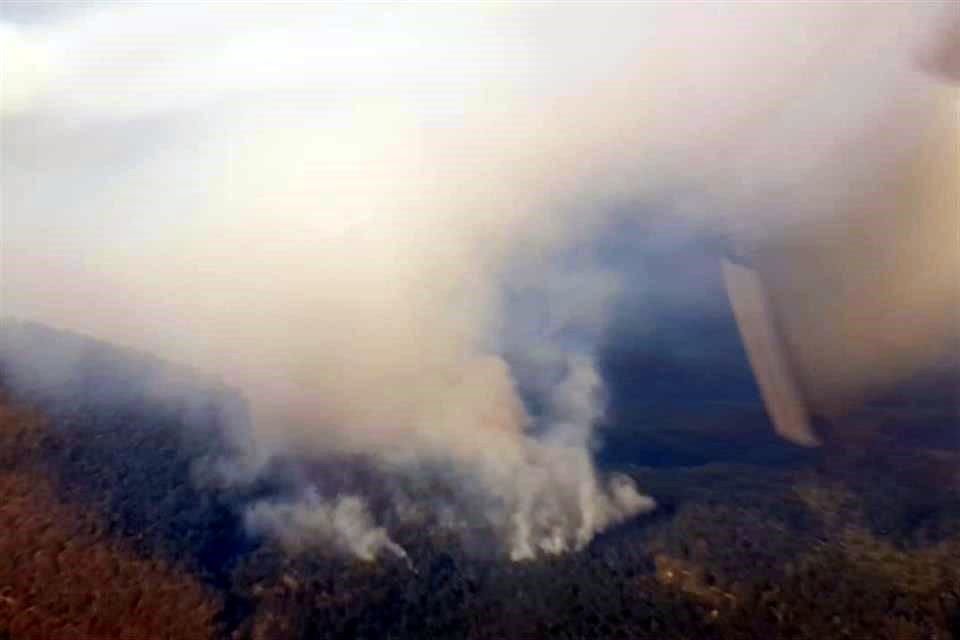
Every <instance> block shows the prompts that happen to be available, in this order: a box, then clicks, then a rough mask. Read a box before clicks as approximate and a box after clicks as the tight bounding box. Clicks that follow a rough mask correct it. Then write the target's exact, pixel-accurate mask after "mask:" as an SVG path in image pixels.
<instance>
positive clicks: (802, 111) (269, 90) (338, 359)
mask: <svg viewBox="0 0 960 640" xmlns="http://www.w3.org/2000/svg"><path fill="white" fill-rule="evenodd" d="M941 9H942V8H941ZM3 10H4V23H3V25H2V27H3V29H2V31H0V42H2V45H3V56H2V58H3V60H4V62H3V65H4V66H3V69H2V76H3V108H2V117H3V120H2V127H3V130H2V136H3V138H2V152H3V185H4V186H3V216H4V220H3V238H2V241H3V282H2V300H3V313H4V315H6V316H10V317H20V318H28V319H33V320H38V321H41V322H45V323H48V324H51V325H54V326H60V327H65V328H70V329H74V330H77V331H81V332H85V333H88V334H90V335H94V336H98V337H101V338H104V339H108V340H111V341H113V342H116V343H119V344H125V345H132V346H135V347H137V348H140V349H143V350H146V351H149V352H152V353H155V354H158V355H161V356H163V357H165V358H170V359H173V360H176V361H180V362H184V363H186V364H188V365H191V366H193V367H196V368H198V369H201V370H203V371H206V372H208V373H210V374H212V375H215V376H217V377H219V378H221V379H222V380H224V381H225V382H226V383H227V384H229V385H231V386H236V387H239V388H240V389H242V390H243V392H244V393H245V395H246V397H247V398H248V399H249V401H250V404H251V407H252V411H253V429H252V434H251V437H250V440H249V444H248V448H249V453H248V455H246V456H245V457H244V458H243V460H244V461H245V462H244V463H243V464H241V462H240V461H234V463H232V464H233V468H231V469H230V473H229V475H230V477H231V478H232V481H239V480H238V479H239V478H241V477H244V476H249V477H255V476H256V475H257V474H258V473H260V472H261V471H262V469H264V468H266V465H267V464H268V462H269V461H270V460H272V459H276V458H277V457H282V456H294V455H295V456H298V457H302V458H307V459H309V458H311V457H313V458H318V459H319V458H323V457H324V456H328V455H331V454H338V455H339V454H344V455H353V454H362V455H367V456H372V457H373V458H375V459H376V460H378V461H380V462H381V463H382V464H384V465H389V466H392V467H399V468H406V469H410V470H415V469H417V468H419V467H421V466H423V465H441V466H442V465H446V466H449V467H451V468H454V469H456V470H457V476H458V478H459V482H460V487H461V488H460V489H459V491H460V492H461V493H462V494H463V495H462V496H461V504H469V505H470V511H469V513H468V515H467V517H471V518H479V519H484V520H486V521H488V522H489V523H490V524H491V526H493V527H494V529H495V530H496V531H498V532H500V533H501V537H502V539H503V540H504V541H505V544H506V545H507V547H508V549H509V553H510V554H511V555H512V557H514V558H517V559H522V558H530V557H535V556H537V555H540V554H543V553H557V552H562V551H567V550H572V549H578V548H581V547H582V546H583V545H585V544H586V543H588V542H589V541H590V539H591V538H592V537H593V536H594V535H595V534H596V533H597V532H598V531H601V530H603V529H604V528H605V527H608V526H610V525H611V524H613V523H616V522H618V521H621V520H623V519H625V518H629V517H631V516H633V515H635V514H638V513H642V512H644V511H647V510H649V509H651V508H652V507H653V502H652V500H651V499H650V498H647V497H645V496H643V495H641V494H640V493H639V492H638V490H637V489H636V488H635V487H634V486H633V485H632V484H631V482H630V480H629V479H628V478H626V477H614V478H605V477H602V476H601V474H599V473H598V472H597V470H596V469H595V468H594V465H593V463H592V451H593V449H594V448H595V447H596V446H597V444H598V437H597V434H596V433H595V426H596V424H597V423H598V421H599V420H600V419H601V417H602V415H603V412H604V394H603V381H602V380H601V378H600V376H599V375H598V372H597V368H596V365H595V363H594V355H595V347H596V345H597V344H598V341H599V340H600V339H601V338H602V337H603V335H604V332H605V330H606V328H607V322H608V316H609V313H610V310H611V308H612V304H613V302H614V301H615V300H616V299H617V297H618V295H619V294H620V292H621V291H622V290H623V289H624V288H625V287H637V286H643V284H644V283H642V282H624V281H623V279H622V277H621V275H620V274H619V273H618V272H617V271H616V270H615V269H610V268H608V267H606V266H604V265H603V264H602V263H601V262H599V261H597V260H596V259H595V258H594V257H593V256H590V255H589V254H588V253H586V252H584V251H583V248H584V247H587V246H588V245H589V243H590V242H591V239H592V238H595V237H596V236H597V234H599V233H601V232H602V231H603V230H604V229H607V228H609V225H611V224H614V223H615V222H617V221H619V220H622V219H623V217H624V216H625V215H626V217H627V218H629V217H631V216H633V215H642V213H641V212H645V211H650V210H653V209H656V210H658V211H660V212H668V213H669V215H670V216H672V219H673V220H675V221H676V222H675V224H676V225H677V227H678V228H683V229H690V230H695V231H699V230H713V231H720V232H722V233H728V232H731V231H733V232H735V233H739V234H741V235H742V237H744V238H746V239H747V240H748V241H749V242H764V241H768V240H770V239H771V238H773V239H777V238H780V237H784V234H787V237H791V238H793V237H796V235H795V234H800V235H802V236H804V237H805V236H808V235H810V234H814V235H815V234H816V233H817V231H815V230H820V231H822V230H824V229H826V230H827V232H829V230H830V229H831V228H832V227H831V226H830V225H831V224H833V221H835V220H836V216H835V212H836V209H837V205H838V203H842V204H843V206H849V207H853V208H858V209H859V208H863V207H864V206H867V205H869V204H870V203H871V201H872V198H873V197H874V195H876V193H875V191H873V190H871V186H872V185H873V184H874V183H875V182H876V181H877V180H878V179H880V178H884V177H885V176H887V175H888V174H889V172H890V171H891V167H892V166H894V165H897V163H898V162H899V161H900V159H902V158H904V157H907V156H908V155H909V152H910V150H912V149H915V148H916V147H917V146H918V145H922V144H923V143H924V140H926V138H925V137H924V136H925V135H926V134H927V133H928V131H927V130H926V129H925V128H924V126H922V125H921V123H923V122H926V121H928V120H929V118H928V116H929V114H931V113H940V111H939V109H940V106H941V105H942V104H943V99H944V98H943V96H944V95H945V91H946V90H945V89H942V88H941V86H940V84H938V83H939V80H937V79H935V78H934V77H933V76H930V75H928V74H926V73H924V72H922V71H920V70H919V68H918V66H917V65H916V64H915V63H914V62H915V60H914V58H915V54H916V53H917V52H918V51H921V50H926V49H923V44H924V43H925V42H926V41H927V40H928V39H929V38H930V37H932V35H931V34H933V33H934V32H938V30H937V29H935V28H934V25H935V24H936V23H937V21H938V20H940V19H941V17H942V15H943V13H945V12H946V9H943V10H942V11H940V12H939V13H938V12H934V11H931V10H928V9H926V8H917V7H914V6H913V5H910V4H908V3H904V4H883V5H878V4H870V5H839V4H821V3H818V4H814V5H801V4H791V5H769V4H764V5H754V4H748V3H731V4H715V3H712V4H702V5H699V4H691V5H687V4H675V3H664V4H659V3H632V4H622V5H618V4H604V5H588V4H583V5H576V4H572V3H559V4H548V3H531V4H524V3H519V4H516V5H504V4H499V3H494V4H489V5H487V4H482V3H477V4H473V5H461V4H458V5H456V6H454V5H450V6H444V5H436V4H431V5H416V4H410V5H408V4H402V5H400V4H398V5H371V6H357V5H346V4H345V5H341V4H317V5H301V4H283V5H259V4H250V3H237V4H230V3H209V4H206V5H202V6H201V5H193V4H178V3H169V4H167V3H142V4H140V3H102V4H97V3H94V4H91V5H89V6H86V5H84V6H81V7H74V8H70V9H69V10H68V9H67V8H65V7H60V5H32V4H29V3H23V4H17V3H8V4H5V5H4V9H3ZM897 166H899V165H897ZM625 210H627V211H628V213H627V214H624V213H623V212H624V211H625ZM633 212H637V213H636V214H634V213H633ZM791 234H794V235H791ZM945 260H952V258H945ZM950 264H952V262H951V263H950ZM904 277H905V278H906V277H907V276H904ZM911 282H912V281H911ZM941 284H943V283H942V282H941ZM909 286H910V283H906V281H905V284H904V287H905V288H909ZM934 289H935V287H934ZM934 289H931V291H933V290H934ZM924 296H926V294H924ZM926 299H927V297H924V300H926ZM938 327H939V325H937V326H933V325H931V327H930V331H931V332H934V331H937V330H939V328H938ZM521 391H522V393H521ZM225 465H226V466H224V469H227V467H230V464H227V463H225ZM240 467H243V468H242V469H241V468H240ZM411 473H412V471H411ZM307 485H308V486H305V487H303V490H302V492H301V494H300V495H299V496H298V498H297V499H295V500H294V499H291V501H288V502H269V503H260V504H255V505H252V506H251V507H250V510H249V512H248V514H247V519H248V524H249V526H250V527H251V529H252V530H254V531H256V532H260V533H269V534H275V535H277V536H279V538H280V539H281V540H283V541H285V542H286V543H287V544H290V545H293V546H303V545H307V544H320V545H329V546H333V547H336V548H339V549H343V550H347V551H350V552H352V553H354V554H356V555H358V556H359V557H362V558H368V559H369V558H373V557H375V556H377V555H378V554H380V553H382V552H384V551H386V552H391V553H394V554H396V555H399V556H402V555H403V550H402V549H400V548H399V547H397V545H396V544H395V543H394V542H392V540H391V538H390V536H389V534H388V532H387V531H386V529H385V528H383V526H382V524H381V523H378V522H376V521H375V519H374V516H373V515H372V512H371V511H370V510H369V508H368V506H367V505H366V504H365V502H364V498H363V497H362V496H355V495H346V494H344V495H341V496H340V497H336V496H330V497H320V496H319V495H318V494H316V493H313V492H312V489H311V486H309V482H307ZM467 496H469V499H468V497H467ZM413 499H414V500H415V499H416V496H413ZM396 509H397V512H398V513H399V512H400V511H402V509H400V506H399V505H398V506H397V507H396ZM406 511H409V509H407V510H406ZM461 516H463V514H461Z"/></svg>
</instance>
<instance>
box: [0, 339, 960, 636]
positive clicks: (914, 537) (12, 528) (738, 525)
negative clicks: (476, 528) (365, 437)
mask: <svg viewBox="0 0 960 640" xmlns="http://www.w3.org/2000/svg"><path fill="white" fill-rule="evenodd" d="M99 348H103V349H106V348H108V347H105V346H103V345H100V347H99ZM104 353H106V352H104ZM117 356H118V354H117V353H113V352H111V357H110V358H108V359H107V360H106V361H109V362H116V361H121V362H126V365H124V367H121V369H120V370H122V371H124V372H125V373H124V374H123V375H118V376H115V375H114V374H113V373H111V372H110V371H111V370H110V368H109V367H107V366H106V365H104V368H100V369H99V370H96V371H95V373H96V374H97V375H98V376H100V377H99V378H98V379H97V380H95V381H94V382H91V381H90V380H87V381H83V380H74V381H73V382H72V383H71V385H67V387H66V388H69V389H73V390H74V391H73V392H70V393H52V390H51V389H33V390H30V389H28V388H27V387H25V386H24V385H23V380H22V379H20V380H18V381H14V383H11V380H12V378H11V375H10V374H9V373H7V374H6V377H5V380H6V387H7V389H6V390H5V391H4V395H3V398H2V400H0V638H4V639H7V638H9V639H16V640H21V639H23V640H29V639H34V638H35V639H38V640H47V639H50V638H81V637H82V638H104V639H108V638H109V639H116V638H121V637H136V638H171V639H174V638H177V639H180V638H182V639H185V640H193V639H200V638H231V639H237V640H240V639H250V640H253V639H257V640H285V639H307V638H309V639H311V640H312V639H315V638H371V639H377V640H380V639H383V638H432V639H433V638H464V637H466V638H489V639H491V640H493V639H495V638H497V639H498V638H524V639H527V638H570V639H573V638H630V639H637V638H651V639H653V638H656V639H657V640H662V639H677V640H680V639H687V640H690V639H701V638H711V639H714V638H716V639H721V640H722V639H727V638H729V639H734V638H736V639H744V640H746V639H749V638H809V639H811V640H813V639H816V640H822V639H823V638H855V639H861V638H877V639H890V640H909V639H912V638H916V639H918V640H919V639H921V638H923V639H926V638H938V639H947V638H955V637H960V499H958V494H957V492H956V486H955V484H951V483H952V482H954V480H952V478H954V477H955V474H953V475H951V474H952V472H953V471H955V469H956V468H957V467H956V462H957V458H956V451H951V450H950V449H949V447H946V448H941V449H938V450H937V451H936V455H933V454H932V453H931V452H930V451H929V450H927V449H911V450H904V449H896V448H895V447H892V446H891V445H890V443H889V442H888V441H886V440H881V441H880V442H879V444H877V445H876V448H875V449H874V450H872V451H871V452H870V454H869V455H859V456H853V455H846V454H844V455H841V454H838V453H837V452H836V451H834V452H833V453H830V452H826V453H824V454H823V455H818V456H816V457H815V458H813V459H803V460H799V461H797V462H795V463H792V464H790V465H787V464H782V465H779V466H775V465H769V464H768V465H754V464H742V463H737V462H731V461H727V462H723V463H713V464H706V465H701V466H696V467H677V466H672V467H671V466H661V467H656V468H654V467H639V466H631V465H627V464H624V465H621V466H620V467H618V470H619V471H622V472H625V473H628V474H629V475H631V476H632V477H633V478H634V479H635V480H637V482H638V485H639V486H642V487H644V489H645V490H647V491H649V492H650V493H651V494H652V495H654V496H656V497H657V499H658V501H659V503H660V507H659V509H658V510H657V511H656V512H655V513H654V514H652V515H648V516H644V517H641V518H638V519H635V520H633V521H630V522H628V523H626V524H624V525H622V526H620V527H618V528H616V529H614V530H612V531H610V532H608V533H606V534H603V535H601V536H600V537H598V538H597V539H596V540H595V541H594V542H593V543H592V544H591V545H590V546H589V547H588V548H587V549H585V550H584V551H582V552H580V553H575V554H570V555H564V556H557V557H551V558H547V559H545V560H539V561H534V562H520V563H513V562H510V561H508V560H507V559H506V558H505V557H504V556H502V555H498V553H496V552H495V551H494V550H493V548H492V546H491V545H490V544H489V541H485V540H483V539H482V537H481V538H480V539H476V540H465V539H464V538H462V537H453V536H450V535H449V534H448V533H447V532H446V531H444V530H443V529H442V528H437V529H427V530H423V529H421V530H415V529H411V528H407V529H405V528H403V527H401V526H398V527H396V528H395V529H393V530H391V532H390V533H391V535H392V536H393V537H394V538H395V539H396V540H397V542H398V543H399V544H401V545H402V546H403V547H404V548H405V549H406V550H407V551H408V552H409V554H410V564H409V565H408V564H407V563H405V562H403V561H401V560H400V559H396V558H389V557H386V558H382V559H380V560H379V561H377V562H373V563H371V562H364V561H362V560H358V559H355V558H351V557H346V556H344V555H342V554H340V553H338V552H336V551H334V550H332V549H327V548H323V547H319V548H307V549H306V550H304V551H300V552H291V551H287V550H284V549H283V548H281V547H279V546H278V545H276V544H275V543H274V542H272V541H270V540H268V539H262V538H258V537H253V536H250V535H248V534H247V532H246V531H245V530H244V528H243V526H242V520H241V518H240V514H241V513H242V508H243V506H244V504H246V501H247V500H249V499H250V497H251V496H252V495H254V494H258V495H262V494H265V493H269V492H270V491H273V490H275V489H276V488H275V487H272V486H271V485H270V483H269V482H266V481H264V482H260V483H259V484H256V485H255V486H247V487H244V488H242V489H241V488H229V489H223V488H219V489H218V488H216V487H214V486H211V485H209V484H204V483H203V482H200V481H199V479H198V476H197V469H198V468H201V467H202V462H203V461H204V460H207V459H209V456H211V455H213V454H216V453H217V452H218V451H222V450H223V448H224V447H227V446H228V439H227V438H225V436H224V435H223V425H222V424H221V423H222V421H223V420H225V419H227V417H228V415H230V412H237V411H239V409H238V406H239V405H238V402H239V400H238V399H237V398H235V397H231V395H230V394H229V393H227V392H225V391H224V390H223V389H218V388H216V387H215V386H214V387H213V389H214V390H213V391H209V392H208V393H200V392H198V391H197V390H194V392H192V393H191V394H190V401H189V402H187V401H183V402H176V401H173V400H172V399H171V398H170V397H166V398H165V399H163V401H159V400H157V399H155V398H151V397H150V396H149V394H144V393H139V392H138V393H133V392H131V393H125V394H119V395H117V394H106V393H100V392H94V391H95V390H96V389H98V388H99V387H98V385H102V384H105V382H104V381H110V380H112V381H113V382H111V384H114V383H115V384H120V383H121V382H123V383H124V384H127V385H128V386H129V387H130V388H135V387H136V385H135V384H134V382H135V380H136V376H133V375H131V371H136V370H137V367H138V365H137V362H138V360H137V359H138V358H140V357H141V356H137V355H135V354H133V355H131V354H126V355H125V356H124V357H126V358H127V359H126V360H124V359H123V358H120V360H117ZM106 361H103V362H106ZM140 362H141V365H140V366H144V367H148V366H157V365H156V363H154V364H153V365H149V363H148V362H147V361H144V360H141V361H140ZM111 376H113V377H111ZM84 385H89V386H84ZM77 389H81V390H83V389H87V390H88V391H85V392H76V390H77ZM204 397H205V398H207V399H208V400H209V402H208V403H206V404H205V403H204V402H198V399H199V398H204ZM239 404H240V405H242V403H239ZM899 411H903V409H902V408H901V409H900V410H899ZM241 413H242V412H241ZM897 415H898V416H899V419H900V420H901V421H902V419H903V416H902V415H900V414H897ZM233 418H236V416H235V415H233ZM949 419H950V416H948V415H941V416H940V420H941V421H942V420H949ZM924 420H925V421H926V422H927V423H929V424H931V425H932V424H933V423H936V422H937V419H935V417H930V416H929V415H927V417H926V418H924ZM927 429H928V430H933V429H934V427H933V426H928V427H927ZM691 437H693V436H691ZM861 451H863V450H862V449H861ZM931 456H932V458H931ZM938 456H939V457H938ZM905 459H912V460H914V464H911V465H902V464H898V462H899V461H902V460H905ZM315 465H316V466H315V467H314V468H313V472H315V473H321V474H322V473H328V474H330V475H336V476H337V477H339V478H344V480H343V482H347V483H350V484H351V486H354V487H359V488H360V489H362V490H363V491H364V492H365V493H366V494H368V495H370V496H371V499H372V501H373V502H376V499H377V492H378V491H379V492H383V491H384V490H385V486H386V480H388V479H389V478H387V477H385V476H383V475H378V473H380V472H379V471H378V470H377V469H376V467H375V466H371V465H367V464H366V463H365V461H363V460H361V459H331V460H328V461H325V462H324V461H320V462H317V463H315ZM423 486H424V491H432V490H434V489H430V488H429V485H426V484H425V485H423ZM441 489H442V487H438V488H436V490H441ZM422 497H423V499H424V500H428V499H430V496H428V495H423V496H422ZM480 533H482V532H480ZM480 533H478V535H480Z"/></svg>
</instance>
